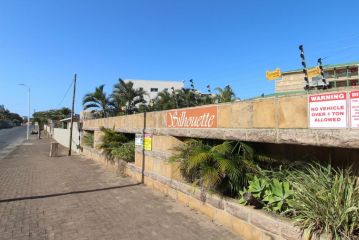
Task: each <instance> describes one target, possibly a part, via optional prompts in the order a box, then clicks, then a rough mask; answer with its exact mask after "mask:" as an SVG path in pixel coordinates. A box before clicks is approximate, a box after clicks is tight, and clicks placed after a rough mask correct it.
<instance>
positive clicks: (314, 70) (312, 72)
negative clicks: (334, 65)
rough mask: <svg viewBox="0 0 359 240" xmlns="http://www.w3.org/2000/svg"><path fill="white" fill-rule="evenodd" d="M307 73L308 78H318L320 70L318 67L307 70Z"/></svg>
mask: <svg viewBox="0 0 359 240" xmlns="http://www.w3.org/2000/svg"><path fill="white" fill-rule="evenodd" d="M307 73H308V78H312V77H315V76H318V75H320V68H319V67H314V68H310V69H308V71H307Z"/></svg>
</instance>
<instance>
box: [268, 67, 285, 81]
mask: <svg viewBox="0 0 359 240" xmlns="http://www.w3.org/2000/svg"><path fill="white" fill-rule="evenodd" d="M281 77H282V73H281V72H280V68H277V69H276V70H274V71H266V78H267V79H268V80H275V79H278V78H281Z"/></svg>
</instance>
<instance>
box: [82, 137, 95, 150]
mask: <svg viewBox="0 0 359 240" xmlns="http://www.w3.org/2000/svg"><path fill="white" fill-rule="evenodd" d="M82 143H83V144H84V145H85V146H87V147H91V148H92V147H93V144H94V134H93V133H86V134H85V135H84V136H83V138H82Z"/></svg>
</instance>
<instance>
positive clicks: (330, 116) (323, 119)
mask: <svg viewBox="0 0 359 240" xmlns="http://www.w3.org/2000/svg"><path fill="white" fill-rule="evenodd" d="M308 102H309V127H310V128H347V127H348V121H347V93H346V92H337V93H326V94H317V95H310V96H309V98H308Z"/></svg>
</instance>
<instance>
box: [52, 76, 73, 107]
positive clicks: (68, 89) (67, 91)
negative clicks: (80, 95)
mask: <svg viewBox="0 0 359 240" xmlns="http://www.w3.org/2000/svg"><path fill="white" fill-rule="evenodd" d="M73 84H74V80H72V81H71V83H70V86H69V87H68V88H67V90H66V92H65V95H64V96H63V98H62V99H61V101H60V103H59V104H58V105H57V106H56V108H58V107H60V105H61V104H62V103H63V101H64V100H65V98H66V96H67V94H68V93H69V91H70V89H71V87H72V85H73Z"/></svg>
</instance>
